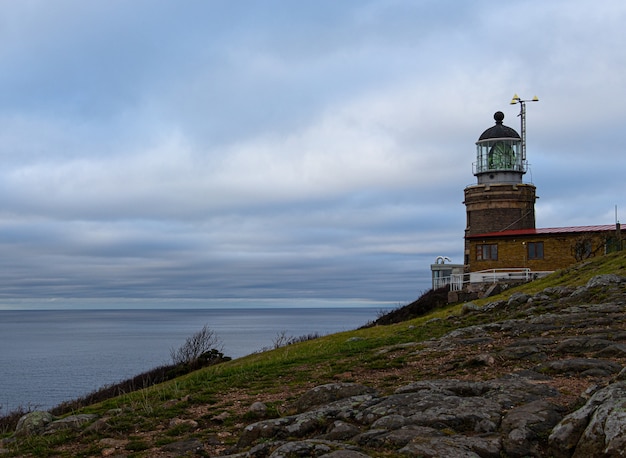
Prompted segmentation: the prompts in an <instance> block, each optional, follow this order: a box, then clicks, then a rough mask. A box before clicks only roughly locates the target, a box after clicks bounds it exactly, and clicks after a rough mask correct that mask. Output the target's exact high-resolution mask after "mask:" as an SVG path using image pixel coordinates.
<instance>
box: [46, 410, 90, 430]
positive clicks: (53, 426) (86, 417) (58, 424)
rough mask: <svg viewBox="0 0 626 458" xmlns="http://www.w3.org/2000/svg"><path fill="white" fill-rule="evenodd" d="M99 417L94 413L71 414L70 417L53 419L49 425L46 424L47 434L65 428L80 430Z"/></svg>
mask: <svg viewBox="0 0 626 458" xmlns="http://www.w3.org/2000/svg"><path fill="white" fill-rule="evenodd" d="M97 418H98V416H97V415H94V414H80V415H70V416H69V417H65V418H61V419H60V420H55V421H52V422H51V423H50V424H49V425H47V426H46V428H45V434H52V433H55V432H57V431H61V430H64V429H73V430H75V431H78V430H80V429H82V428H83V426H84V425H85V424H86V423H90V422H92V421H94V420H95V419H97Z"/></svg>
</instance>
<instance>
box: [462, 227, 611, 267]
mask: <svg viewBox="0 0 626 458" xmlns="http://www.w3.org/2000/svg"><path fill="white" fill-rule="evenodd" d="M613 236H615V232H585V233H581V232H578V233H570V234H566V233H559V234H543V235H534V236H528V237H525V236H523V237H515V238H507V237H489V238H486V239H466V246H467V247H468V249H469V263H468V264H469V265H468V271H469V272H477V271H480V270H487V269H507V268H519V267H522V268H530V269H531V270H533V271H552V270H557V269H562V268H565V267H568V266H570V265H572V264H575V263H577V262H580V261H581V260H582V259H585V258H588V257H594V256H601V255H603V254H605V243H606V240H607V237H613ZM530 242H543V259H528V243H530ZM483 244H497V245H498V259H497V260H496V261H494V260H478V259H477V247H478V245H483ZM589 244H590V245H589ZM577 254H578V258H579V259H577ZM581 257H582V259H581Z"/></svg>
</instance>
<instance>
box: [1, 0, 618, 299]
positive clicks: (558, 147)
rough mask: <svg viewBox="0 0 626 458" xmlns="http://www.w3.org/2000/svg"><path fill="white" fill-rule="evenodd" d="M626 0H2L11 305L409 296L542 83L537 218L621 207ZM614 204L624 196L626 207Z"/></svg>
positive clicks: (424, 285)
mask: <svg viewBox="0 0 626 458" xmlns="http://www.w3.org/2000/svg"><path fill="white" fill-rule="evenodd" d="M624 23H626V2H624V1H623V0H603V1H600V2H598V1H590V0H552V1H550V2H546V1H545V0H526V1H510V2H503V1H491V0H476V1H472V2H459V1H458V0H359V1H353V0H342V1H340V2H339V1H336V0H318V1H315V2H310V1H292V0H265V1H249V0H248V1H246V0H242V1H237V2H233V1H231V0H224V1H220V0H134V1H132V2H129V1H122V0H94V1H89V2H85V1H82V0H55V1H54V2H51V1H48V0H20V1H19V2H16V1H10V0H0V307H2V305H3V304H8V303H11V302H12V301H15V300H23V299H29V300H31V299H32V300H35V301H44V300H60V301H63V300H64V299H68V300H69V299H78V300H79V299H87V298H97V299H99V300H102V301H111V303H113V302H115V301H121V300H122V299H148V300H155V301H156V300H177V299H194V300H205V299H206V300H209V299H227V298H230V299H234V298H244V299H245V298H251V299H254V298H256V299H281V300H293V301H294V302H296V301H297V300H306V299H310V300H314V299H331V300H332V299H363V300H368V301H390V302H397V303H408V302H410V301H412V300H414V299H415V298H417V297H418V296H419V295H420V294H421V293H422V292H424V291H426V290H427V289H429V288H430V264H432V263H434V262H435V259H436V257H437V256H447V257H449V258H451V260H452V262H456V263H462V261H463V259H462V251H463V231H464V229H465V207H464V205H463V203H462V202H463V190H464V188H465V187H466V186H468V185H471V184H474V183H476V178H475V177H474V176H473V174H472V162H474V161H475V160H476V157H475V156H476V147H475V142H476V141H477V140H478V137H479V136H480V134H481V133H482V132H483V131H484V130H486V129H487V128H489V127H491V126H492V125H493V124H494V121H493V114H494V112H495V111H498V110H500V111H503V112H504V114H505V119H504V124H505V125H508V126H511V127H513V128H515V129H516V130H518V131H519V124H520V118H519V117H518V114H519V105H510V103H509V102H510V100H511V98H512V96H513V95H514V94H515V93H517V94H519V96H520V97H521V98H522V99H531V98H532V97H533V96H535V95H536V96H538V97H539V99H540V101H539V102H537V103H528V104H527V105H526V108H527V158H528V161H529V164H530V172H529V173H527V174H526V175H525V177H524V180H525V181H526V182H532V183H534V184H535V185H536V186H537V195H538V196H539V197H540V198H539V200H538V201H537V204H536V220H537V227H558V226H576V225H595V224H613V223H615V219H616V213H617V217H618V218H620V217H621V218H622V220H626V198H625V196H626V180H625V179H624V172H625V171H626V155H625V152H626V151H625V145H626V140H625V132H626V129H625V126H626V104H624V101H625V100H626V84H625V81H626V52H625V51H624V46H625V45H626V28H625V27H624V26H623V24H624ZM616 209H617V210H616Z"/></svg>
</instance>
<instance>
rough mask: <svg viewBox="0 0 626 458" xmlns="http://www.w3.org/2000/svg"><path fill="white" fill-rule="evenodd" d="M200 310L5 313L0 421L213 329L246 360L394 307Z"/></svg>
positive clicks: (158, 357) (158, 358) (164, 356)
mask: <svg viewBox="0 0 626 458" xmlns="http://www.w3.org/2000/svg"><path fill="white" fill-rule="evenodd" d="M341 304H342V303H341V301H340V302H339V305H335V306H324V307H319V306H314V305H309V306H306V305H305V306H300V307H297V308H292V307H285V306H280V307H267V304H264V306H263V307H256V306H255V307H252V308H244V307H241V305H239V306H238V307H229V308H219V307H211V308H206V309H203V308H194V309H163V308H160V309H132V310H128V309H110V310H93V309H91V310H80V309H67V310H0V415H1V414H6V413H7V412H10V411H12V410H16V409H18V408H29V409H44V410H45V409H50V408H52V407H54V406H57V405H59V404H60V403H62V402H64V401H68V400H71V399H75V398H78V397H81V396H83V395H86V394H88V393H90V392H92V391H94V390H96V389H98V388H101V387H103V386H105V385H109V384H112V383H116V382H119V381H122V380H125V379H127V378H130V377H132V376H134V375H137V374H140V373H142V372H145V371H147V370H150V369H153V368H155V367H157V366H161V365H164V364H170V363H171V356H170V350H171V349H173V348H174V349H175V348H178V347H180V346H181V345H183V344H184V342H185V339H186V338H187V337H189V336H191V335H192V334H194V333H195V332H197V331H199V330H201V329H202V327H203V326H204V325H205V324H206V325H207V326H208V327H209V328H210V329H211V330H213V331H214V332H215V334H216V336H217V338H218V339H219V341H220V342H221V343H222V345H223V353H224V355H226V356H230V357H232V358H239V357H241V356H245V355H248V354H251V353H254V352H257V351H261V350H262V349H264V348H265V349H266V348H271V347H273V345H274V342H275V340H276V339H277V338H278V336H279V335H285V336H290V337H299V336H303V335H308V334H313V333H318V334H320V335H326V334H332V333H336V332H341V331H347V330H352V329H356V328H358V327H360V326H362V325H364V324H366V323H367V322H369V321H371V320H374V319H376V317H377V316H378V315H379V314H380V313H381V312H382V311H385V310H390V309H391V308H393V307H392V306H391V305H390V304H389V303H378V304H372V303H366V305H358V303H357V305H355V304H354V303H350V305H349V306H345V305H344V306H342V305H341Z"/></svg>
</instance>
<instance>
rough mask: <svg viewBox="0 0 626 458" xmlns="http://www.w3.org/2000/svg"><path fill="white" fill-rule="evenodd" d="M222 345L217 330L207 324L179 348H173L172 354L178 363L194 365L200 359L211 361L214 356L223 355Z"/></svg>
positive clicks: (173, 359)
mask: <svg viewBox="0 0 626 458" xmlns="http://www.w3.org/2000/svg"><path fill="white" fill-rule="evenodd" d="M222 347H223V345H222V344H221V343H220V341H219V339H218V338H217V335H216V334H215V332H214V331H213V330H212V329H210V328H209V327H208V326H207V325H206V324H205V325H204V326H203V327H202V329H201V330H200V331H198V332H196V333H195V334H193V335H191V336H189V337H187V340H186V341H185V343H184V344H183V345H181V346H180V347H179V348H177V349H175V348H172V349H171V350H170V356H171V357H172V362H173V363H174V364H176V365H179V364H190V365H194V363H196V362H197V361H198V360H199V359H206V360H207V361H206V362H211V361H212V360H213V359H214V358H213V357H214V356H216V355H218V354H219V355H221V352H222Z"/></svg>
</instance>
